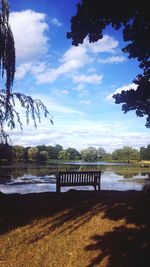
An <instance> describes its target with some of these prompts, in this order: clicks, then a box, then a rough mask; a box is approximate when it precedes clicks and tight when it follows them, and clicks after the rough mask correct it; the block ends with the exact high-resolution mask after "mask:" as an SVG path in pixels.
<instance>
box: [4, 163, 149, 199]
mask: <svg viewBox="0 0 150 267" xmlns="http://www.w3.org/2000/svg"><path fill="white" fill-rule="evenodd" d="M78 170H80V171H90V170H101V171H102V175H101V189H102V190H119V191H127V190H138V191H140V190H142V189H143V187H144V185H145V183H147V182H148V181H149V180H150V168H148V169H143V168H142V169H141V168H140V166H138V165H133V164H128V163H106V162H90V163H87V162H82V163H81V162H68V163H67V162H64V163H61V164H39V163H28V164H26V163H12V164H10V165H3V166H2V165H0V192H2V193H4V194H12V193H19V194H28V193H38V192H55V191H56V173H57V172H58V171H78ZM71 188H73V187H64V188H63V187H62V188H61V191H62V192H65V191H67V190H69V189H71ZM74 189H77V190H93V187H90V186H85V187H83V186H82V187H75V188H74Z"/></svg>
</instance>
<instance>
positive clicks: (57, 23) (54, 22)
mask: <svg viewBox="0 0 150 267" xmlns="http://www.w3.org/2000/svg"><path fill="white" fill-rule="evenodd" d="M51 23H52V24H53V25H54V26H57V27H60V26H62V23H61V22H60V21H59V20H58V19H56V18H53V19H52V20H51Z"/></svg>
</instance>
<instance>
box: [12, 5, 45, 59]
mask: <svg viewBox="0 0 150 267" xmlns="http://www.w3.org/2000/svg"><path fill="white" fill-rule="evenodd" d="M45 17H46V15H45V14H43V13H38V12H35V11H33V10H24V11H20V12H12V13H10V25H11V28H12V32H13V35H14V39H15V47H16V58H17V62H18V63H25V62H27V61H32V60H37V59H40V58H41V57H43V55H46V53H47V51H48V37H47V35H46V30H47V29H48V24H47V23H46V22H45Z"/></svg>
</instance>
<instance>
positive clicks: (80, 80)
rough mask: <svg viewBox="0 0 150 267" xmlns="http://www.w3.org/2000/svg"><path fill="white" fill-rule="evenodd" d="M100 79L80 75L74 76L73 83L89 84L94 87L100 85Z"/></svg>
mask: <svg viewBox="0 0 150 267" xmlns="http://www.w3.org/2000/svg"><path fill="white" fill-rule="evenodd" d="M102 78H103V76H102V75H97V74H93V75H89V76H86V75H84V74H82V75H78V76H74V77H73V81H74V82H77V83H91V84H95V85H96V84H100V83H102Z"/></svg>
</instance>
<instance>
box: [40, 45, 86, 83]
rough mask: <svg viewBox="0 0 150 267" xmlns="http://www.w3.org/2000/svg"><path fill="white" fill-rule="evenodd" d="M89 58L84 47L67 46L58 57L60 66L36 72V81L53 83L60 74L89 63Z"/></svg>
mask: <svg viewBox="0 0 150 267" xmlns="http://www.w3.org/2000/svg"><path fill="white" fill-rule="evenodd" d="M90 62H91V59H90V57H89V56H88V54H87V50H86V48H85V47H82V46H78V47H73V46H72V47H71V48H69V49H68V50H67V51H66V52H65V53H64V54H63V56H62V58H61V59H60V63H61V64H60V66H59V67H58V68H55V69H48V70H47V71H45V72H43V73H40V74H38V76H37V77H36V78H37V82H38V83H49V84H50V83H53V82H55V81H56V80H57V79H58V78H59V77H60V76H61V75H62V74H68V73H71V72H72V71H74V70H77V69H79V68H81V67H83V66H85V65H86V64H88V63H90Z"/></svg>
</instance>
